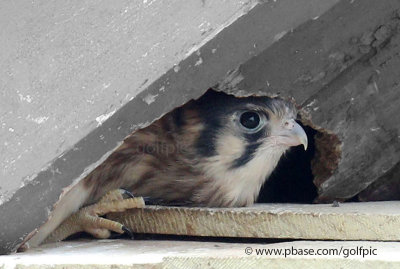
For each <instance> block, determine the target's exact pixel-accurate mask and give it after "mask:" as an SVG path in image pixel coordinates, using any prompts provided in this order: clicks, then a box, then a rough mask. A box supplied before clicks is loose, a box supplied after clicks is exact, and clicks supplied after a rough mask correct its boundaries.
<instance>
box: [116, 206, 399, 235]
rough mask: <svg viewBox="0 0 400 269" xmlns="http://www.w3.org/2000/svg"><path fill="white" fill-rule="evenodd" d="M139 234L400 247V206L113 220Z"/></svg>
mask: <svg viewBox="0 0 400 269" xmlns="http://www.w3.org/2000/svg"><path fill="white" fill-rule="evenodd" d="M108 217H109V218H111V219H114V220H117V221H119V222H122V223H124V224H125V225H126V226H127V227H129V228H130V229H131V230H132V231H133V232H135V233H148V234H173V235H188V236H215V237H252V238H291V239H319V240H326V239H329V240H379V241H400V233H399V231H400V201H392V202H367V203H344V204H340V206H339V207H333V206H332V204H313V205H300V204H258V205H255V206H253V207H248V208H187V207H162V206H148V207H146V208H144V209H134V210H129V211H127V212H125V213H116V214H112V215H109V216H108Z"/></svg>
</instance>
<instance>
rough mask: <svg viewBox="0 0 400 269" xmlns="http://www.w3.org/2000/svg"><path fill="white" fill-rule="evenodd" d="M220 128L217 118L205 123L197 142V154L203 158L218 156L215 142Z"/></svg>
mask: <svg viewBox="0 0 400 269" xmlns="http://www.w3.org/2000/svg"><path fill="white" fill-rule="evenodd" d="M220 128H221V123H220V122H219V121H218V120H217V117H215V118H213V119H208V121H206V122H205V127H204V129H203V131H202V132H201V134H200V136H199V138H198V139H197V142H196V148H197V152H198V153H199V154H200V155H201V156H204V157H211V156H215V155H216V154H217V151H216V149H215V141H216V139H217V133H218V130H219V129H220Z"/></svg>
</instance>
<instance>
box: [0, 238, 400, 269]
mask: <svg viewBox="0 0 400 269" xmlns="http://www.w3.org/2000/svg"><path fill="white" fill-rule="evenodd" d="M260 250H261V251H265V253H266V251H275V254H268V255H266V254H264V255H257V254H256V253H257V251H260ZM310 250H312V251H314V252H315V253H317V252H318V253H325V255H305V254H304V252H305V251H308V252H310ZM279 251H280V252H281V254H279ZM300 251H303V254H302V255H301V254H299V252H300ZM357 251H358V253H357ZM362 251H364V254H365V255H364V257H363V255H362ZM285 252H286V253H287V254H289V253H290V252H291V253H293V254H292V255H286V257H285ZM246 253H247V254H246ZM351 253H353V255H350V254H351ZM367 253H369V255H368V254H367ZM374 254H376V255H374ZM399 254H400V243H398V242H367V241H358V242H356V241H347V242H343V241H329V242H328V241H295V242H282V243H275V244H271V243H269V244H268V243H221V242H190V241H141V240H137V241H128V240H101V241H89V242H88V241H70V242H61V243H57V244H49V245H45V246H42V247H40V248H37V249H32V250H30V251H28V252H26V253H18V254H13V255H9V256H2V257H0V268H1V269H6V268H7V269H14V268H15V269H17V268H18V269H19V268H21V269H22V268H32V269H34V268H63V269H69V268H96V269H102V268H257V269H258V268H324V269H325V268H395V267H398V266H400V255H399Z"/></svg>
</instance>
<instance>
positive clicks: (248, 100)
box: [196, 90, 307, 205]
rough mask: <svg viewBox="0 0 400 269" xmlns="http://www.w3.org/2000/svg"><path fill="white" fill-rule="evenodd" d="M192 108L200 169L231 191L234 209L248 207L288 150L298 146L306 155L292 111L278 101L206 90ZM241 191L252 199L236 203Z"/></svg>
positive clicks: (289, 105) (305, 146)
mask: <svg viewBox="0 0 400 269" xmlns="http://www.w3.org/2000/svg"><path fill="white" fill-rule="evenodd" d="M198 103H199V107H200V111H201V112H200V113H201V117H202V118H203V124H204V128H203V130H202V132H201V134H200V136H199V139H198V140H197V144H196V146H197V151H198V153H199V154H200V155H201V156H202V157H203V160H204V161H203V169H204V170H205V172H206V173H207V174H208V176H210V177H212V178H214V179H215V181H216V182H218V181H220V182H225V183H226V184H229V185H230V186H231V187H229V188H232V195H231V196H232V197H231V198H232V199H233V200H235V197H239V198H238V199H239V200H238V201H236V202H234V205H240V204H241V203H243V204H249V203H250V204H251V203H252V202H253V201H254V199H255V198H256V197H257V195H258V191H259V189H260V188H261V186H262V184H263V182H264V181H265V179H266V178H267V177H268V176H269V175H270V174H271V172H272V171H273V170H274V168H275V167H276V165H277V163H278V161H279V159H280V158H281V156H282V154H283V153H284V152H285V151H286V150H287V149H288V148H290V147H292V146H297V145H301V144H302V145H303V146H304V149H307V135H306V133H305V132H304V130H303V128H302V127H301V126H300V125H299V124H298V123H297V122H296V121H295V119H296V115H297V111H296V109H295V107H294V105H293V104H292V103H290V102H287V101H285V100H283V99H281V98H269V97H243V98H236V97H233V96H231V95H227V94H225V93H220V92H215V91H211V90H210V91H208V92H207V93H206V94H205V95H204V96H203V97H202V98H200V99H199V100H198ZM225 183H224V184H225ZM253 183H254V184H253ZM246 189H250V192H251V197H252V198H249V197H247V196H249V195H247V196H246V195H244V197H242V198H240V196H241V194H240V193H238V192H240V191H242V192H246ZM227 199H228V200H229V199H230V198H227Z"/></svg>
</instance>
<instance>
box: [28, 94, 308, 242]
mask: <svg viewBox="0 0 400 269" xmlns="http://www.w3.org/2000/svg"><path fill="white" fill-rule="evenodd" d="M296 115H297V112H296V109H295V107H294V105H293V104H292V103H291V102H287V101H285V100H283V99H281V98H269V97H255V96H251V97H243V98H237V97H234V96H232V95H228V94H225V93H222V92H216V91H213V90H209V91H207V92H206V93H205V94H204V95H203V96H202V97H201V98H199V99H198V100H192V101H190V102H189V103H187V104H185V105H184V106H182V107H180V108H177V109H175V110H174V111H172V112H170V113H168V114H167V115H165V116H164V117H162V118H161V119H159V120H157V121H156V122H154V123H153V124H151V125H150V126H148V127H146V128H144V129H141V130H138V131H136V132H134V133H133V134H132V135H130V136H129V137H127V138H126V139H125V141H124V143H123V144H122V145H121V146H120V147H119V148H118V149H117V150H116V151H115V152H114V153H112V154H111V155H110V156H109V157H108V158H107V160H106V161H105V162H104V163H102V164H101V165H99V166H98V167H97V168H96V169H95V170H94V171H92V172H91V173H90V174H89V175H88V176H87V177H85V178H84V179H83V180H82V181H81V182H79V184H77V185H76V186H75V187H74V188H73V189H71V190H70V191H69V193H67V194H66V195H65V197H64V198H63V199H62V200H61V201H60V202H59V204H58V205H57V206H56V207H55V210H54V211H53V216H52V218H51V219H50V221H49V222H48V223H46V224H45V225H44V226H43V227H42V228H41V230H40V231H39V233H37V234H36V235H35V236H34V237H33V238H32V240H31V243H32V244H33V245H37V244H39V243H41V242H42V241H43V240H44V239H45V238H46V237H47V236H48V235H49V234H50V233H51V232H52V231H53V230H54V229H55V228H56V227H57V226H58V225H59V224H60V223H61V222H63V221H64V220H65V219H66V220H65V221H64V222H63V224H62V225H61V226H60V227H59V228H58V229H57V230H56V231H54V232H53V234H52V236H50V238H51V239H50V240H61V239H63V238H65V237H66V236H68V235H70V234H72V233H75V232H78V231H86V232H89V233H91V234H93V235H94V236H96V237H100V238H106V237H109V235H110V231H114V232H117V233H123V232H128V231H127V229H126V228H125V227H124V226H123V225H122V224H120V223H116V222H114V221H111V220H108V219H105V218H102V217H101V216H102V215H105V214H106V213H109V212H115V211H123V210H125V209H126V208H130V207H136V206H139V207H140V206H143V203H141V200H138V199H137V198H128V199H124V194H123V191H119V190H121V189H125V190H128V191H129V192H130V193H132V194H133V195H134V196H135V197H148V199H150V200H151V201H158V202H159V203H160V204H166V205H168V204H174V205H187V206H207V207H242V206H249V205H252V204H253V203H254V201H255V200H256V199H257V196H258V194H259V191H260V188H261V186H262V185H263V183H264V181H265V180H266V179H267V178H268V177H269V175H270V174H271V172H272V171H273V170H274V168H275V167H276V165H277V163H278V161H279V159H280V158H281V156H282V155H283V153H284V152H285V151H286V150H287V149H289V148H290V147H292V146H297V145H300V144H302V145H304V148H305V149H306V148H307V135H306V133H305V132H304V130H303V129H302V127H301V126H300V125H299V124H298V123H296V121H295V119H296ZM102 197H103V198H102ZM125 198H126V197H125ZM135 199H136V200H135ZM130 201H132V203H130ZM82 206H84V207H83V208H82V209H81V210H79V211H78V212H76V213H74V214H72V213H73V212H75V211H77V210H78V209H79V208H81V207H82ZM85 206H86V207H85ZM71 214H72V215H71ZM70 215H71V216H70ZM68 217H69V218H68Z"/></svg>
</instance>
